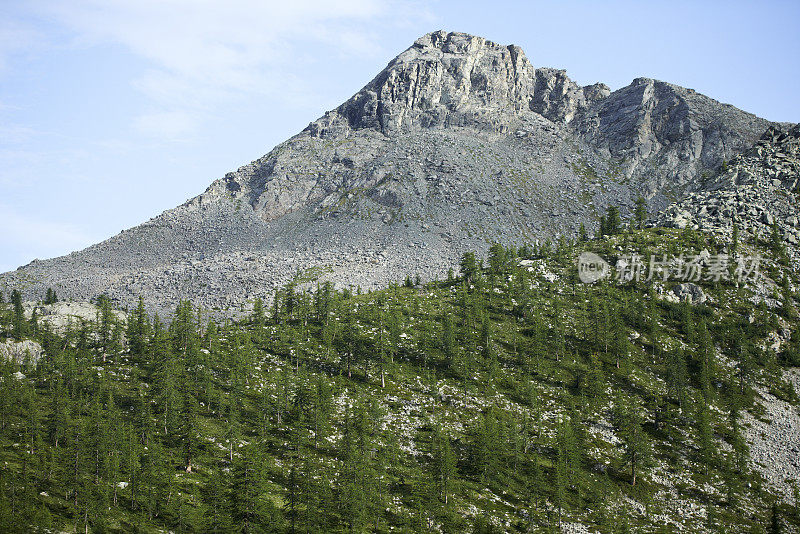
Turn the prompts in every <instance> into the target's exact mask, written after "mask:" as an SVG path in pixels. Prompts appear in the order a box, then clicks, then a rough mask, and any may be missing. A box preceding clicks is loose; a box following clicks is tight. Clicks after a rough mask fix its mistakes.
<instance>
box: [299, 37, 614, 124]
mask: <svg viewBox="0 0 800 534" xmlns="http://www.w3.org/2000/svg"><path fill="white" fill-rule="evenodd" d="M609 93H610V91H609V89H608V87H607V86H605V85H603V84H595V85H591V86H587V87H580V86H578V85H577V84H575V83H574V82H573V81H572V80H570V79H569V77H567V75H566V72H565V71H563V70H558V69H550V68H539V69H536V68H534V67H533V66H532V65H531V63H530V61H529V60H528V58H527V56H526V55H525V52H524V51H523V50H522V48H520V47H519V46H516V45H507V46H504V45H499V44H497V43H494V42H492V41H489V40H487V39H484V38H482V37H477V36H474V35H469V34H466V33H458V32H449V33H448V32H445V31H437V32H433V33H429V34H427V35H424V36H423V37H420V38H419V39H417V40H416V41H415V42H414V44H413V45H412V46H411V47H409V48H408V49H407V50H405V51H404V52H403V53H401V54H400V55H399V56H397V57H396V58H395V59H394V60H392V61H391V62H390V63H389V65H388V66H387V67H386V68H385V69H384V70H383V71H381V72H380V74H378V76H376V77H375V78H374V79H373V80H372V81H371V82H370V83H369V84H367V86H366V87H364V88H363V89H362V90H361V91H359V92H358V93H357V94H356V95H355V96H353V97H352V98H351V99H350V100H348V101H347V102H345V103H344V104H343V105H342V106H340V107H339V108H337V109H336V110H334V111H332V112H329V113H328V114H326V115H325V117H323V118H322V119H320V120H319V121H316V122H315V123H312V124H311V125H310V126H309V129H310V131H311V133H312V134H313V135H315V136H320V137H325V136H331V135H333V136H336V135H337V134H340V133H342V131H343V129H346V128H350V129H364V128H371V129H375V130H379V131H381V132H382V133H384V134H386V135H395V134H399V133H407V132H409V131H412V130H415V129H419V128H435V127H447V126H468V127H477V128H479V129H482V130H486V129H489V130H493V131H499V132H504V131H507V129H508V128H509V123H510V121H509V115H513V114H518V113H520V112H526V111H527V112H530V111H533V112H536V113H539V114H541V115H543V116H544V117H546V118H548V119H550V120H553V121H555V122H562V123H565V122H570V121H571V120H572V118H573V117H574V116H575V114H576V113H577V112H578V111H579V110H581V109H584V108H586V107H587V106H588V105H589V104H591V103H592V102H594V101H597V100H600V99H602V98H605V97H606V96H608V94H609Z"/></svg>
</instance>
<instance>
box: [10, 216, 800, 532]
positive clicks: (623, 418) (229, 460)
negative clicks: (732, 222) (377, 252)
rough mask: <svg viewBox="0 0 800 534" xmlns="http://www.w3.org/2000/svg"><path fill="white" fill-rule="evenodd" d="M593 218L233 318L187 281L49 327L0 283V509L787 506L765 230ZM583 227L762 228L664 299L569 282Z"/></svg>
mask: <svg viewBox="0 0 800 534" xmlns="http://www.w3.org/2000/svg"><path fill="white" fill-rule="evenodd" d="M605 223H607V224H606V226H605V230H606V231H607V233H609V234H613V235H610V236H604V237H602V238H599V239H588V238H586V237H585V236H584V238H582V239H580V240H578V241H577V242H566V241H562V242H560V243H553V244H550V243H547V244H544V245H541V246H536V247H533V248H528V247H523V248H521V249H515V248H513V247H512V248H506V247H503V246H500V245H494V246H493V247H492V248H491V250H490V254H489V256H488V258H487V262H486V263H487V265H486V266H484V265H483V262H481V261H480V259H479V258H476V256H475V255H473V254H465V255H464V257H463V258H462V261H461V265H457V266H456V265H454V266H453V271H454V272H451V275H450V276H449V277H448V278H447V279H446V280H442V281H437V282H430V283H425V284H421V283H419V281H415V280H414V274H415V273H409V275H410V276H409V278H408V279H407V280H406V282H405V283H403V284H402V285H394V286H391V287H389V288H388V289H385V290H381V291H376V292H371V293H366V294H360V293H361V292H360V291H352V292H351V291H337V290H334V289H333V288H332V286H331V285H330V284H323V285H317V284H315V283H314V282H313V281H309V280H308V279H307V277H306V278H303V277H298V279H297V280H295V282H293V283H292V284H289V285H288V286H286V287H285V288H283V289H282V290H281V291H279V292H278V293H277V294H276V295H275V298H274V302H273V303H270V304H266V303H262V302H260V301H256V302H255V303H254V306H253V311H252V313H251V314H250V316H249V317H248V318H246V319H243V320H239V321H225V322H218V323H215V322H213V321H210V320H208V315H207V313H206V312H204V310H201V309H197V308H195V307H193V305H192V304H191V303H190V302H184V303H182V304H181V305H180V306H179V307H178V308H177V310H175V313H174V315H173V316H172V317H171V318H170V320H169V321H164V320H161V319H159V318H158V317H157V316H150V315H148V314H147V313H146V311H145V308H144V306H140V307H139V308H138V309H135V310H133V311H132V312H130V313H129V314H128V319H127V321H124V322H123V321H119V320H118V319H117V318H116V317H115V315H114V314H113V313H112V312H111V303H110V301H109V300H108V299H106V298H100V299H98V302H97V306H98V312H97V320H96V321H87V322H80V323H76V324H72V325H71V326H69V327H68V328H66V329H60V330H55V329H51V328H49V327H48V326H47V324H46V323H44V322H41V321H38V320H37V317H36V314H34V317H32V318H29V317H26V315H25V313H24V311H23V306H22V303H21V300H20V296H19V294H18V293H16V292H15V293H14V294H13V295H9V294H6V295H4V297H5V300H6V301H11V302H10V303H6V304H2V305H0V308H1V309H2V311H1V312H0V342H3V341H6V340H7V339H9V338H13V339H15V340H20V339H30V340H35V341H37V342H38V343H39V344H41V346H42V347H43V349H44V355H43V356H42V357H41V359H39V360H38V362H37V363H36V364H34V363H33V362H31V361H30V358H28V359H27V360H28V361H19V362H14V361H11V360H4V361H2V362H0V366H1V373H0V418H1V419H0V531H2V532H30V531H40V532H57V531H68V532H72V531H76V532H166V531H174V532H232V531H233V532H344V531H347V532H373V531H376V532H389V531H393V532H481V533H483V532H558V531H560V529H562V528H563V529H567V528H571V529H574V530H573V531H577V532H580V531H582V530H578V529H579V527H580V528H588V529H589V531H599V532H607V533H610V532H638V531H644V532H672V531H677V530H686V531H691V532H701V531H710V532H777V531H797V528H798V525H800V515H799V514H798V509H797V507H796V505H795V504H794V503H795V502H797V501H796V500H794V499H792V498H791V496H786V495H784V494H779V492H778V491H779V490H778V489H777V488H776V487H775V486H774V485H773V484H771V483H770V482H768V481H767V480H766V479H765V478H764V477H763V476H762V474H761V472H762V470H763V469H762V468H763V466H758V465H757V464H755V463H754V462H753V461H752V460H751V454H750V447H749V446H748V441H747V439H745V435H746V428H745V427H746V425H747V423H746V421H752V420H758V419H759V418H762V419H764V417H765V416H764V408H763V406H762V401H763V398H762V397H763V396H765V395H769V396H770V397H771V398H772V397H774V398H777V399H780V400H782V401H784V402H787V403H791V404H793V405H795V406H796V405H797V404H798V397H797V394H796V392H795V390H794V388H793V386H792V384H791V383H790V382H789V381H787V380H786V379H785V378H784V377H785V376H786V374H785V373H786V370H787V369H788V368H790V367H791V366H793V365H797V364H800V334H798V329H797V328H796V325H797V318H798V315H797V308H796V300H795V299H796V297H797V295H796V288H797V287H798V285H797V284H798V279H797V277H796V275H795V274H793V272H792V271H791V270H790V269H789V267H788V266H787V265H786V263H787V262H786V260H785V251H783V250H782V248H781V246H780V242H779V240H775V241H773V242H771V243H770V242H748V241H745V240H744V239H742V242H738V235H737V236H735V238H734V239H737V241H736V242H726V243H721V242H717V241H715V239H714V238H713V237H710V236H708V235H706V234H703V233H700V232H696V231H691V230H665V229H645V230H633V229H625V230H621V229H620V228H618V226H617V222H616V221H613V223H614V224H611V222H608V221H605ZM632 226H633V225H632ZM587 250H591V251H594V252H596V253H598V254H599V255H601V256H602V257H604V258H606V259H609V260H613V259H615V258H617V257H618V256H620V255H622V254H623V253H630V252H636V253H638V254H641V255H642V257H643V258H645V261H646V260H647V258H649V257H651V256H652V255H656V254H657V255H658V256H661V255H663V254H667V255H669V256H673V255H674V256H677V255H678V254H681V253H683V254H697V253H699V252H700V251H702V250H706V251H708V252H709V253H710V254H717V253H722V252H726V253H729V254H731V255H732V257H733V255H736V254H738V255H745V254H749V255H752V254H755V253H761V254H763V255H764V259H763V261H762V263H761V271H762V274H763V275H764V276H763V278H761V279H759V280H758V281H756V282H753V283H740V284H738V287H737V284H735V283H734V282H733V281H732V280H725V279H724V278H726V277H725V276H722V277H720V278H721V279H720V280H717V281H713V280H712V281H703V282H700V281H698V282H696V283H697V284H698V285H697V286H695V287H693V288H692V290H693V291H694V293H693V298H692V299H691V302H690V301H689V300H688V299H686V298H684V299H683V301H680V300H681V299H680V296H681V295H682V294H681V293H680V291H679V290H676V291H673V289H674V287H675V286H677V285H678V284H679V282H677V281H674V282H673V281H666V282H665V281H657V280H640V281H638V282H637V281H635V280H634V281H630V282H627V283H618V282H617V281H615V280H613V279H607V280H601V281H599V282H596V283H594V284H583V283H581V282H580V281H579V279H578V272H577V269H576V267H575V260H576V257H577V256H578V254H579V253H581V252H584V251H587ZM611 263H613V261H612V262H611ZM698 289H699V293H698V292H697V290H698ZM675 295H677V297H675ZM42 297H45V295H42ZM46 298H47V299H48V300H50V301H53V300H54V299H56V295H54V294H48V295H47V296H46ZM23 360H25V359H24V358H23ZM791 483H792V481H788V482H787V484H789V485H791ZM795 487H796V486H795ZM578 524H580V525H578Z"/></svg>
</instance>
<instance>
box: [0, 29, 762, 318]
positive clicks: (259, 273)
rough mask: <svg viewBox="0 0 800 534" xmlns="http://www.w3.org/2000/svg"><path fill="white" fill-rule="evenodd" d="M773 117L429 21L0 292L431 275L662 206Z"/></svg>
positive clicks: (209, 290) (81, 294)
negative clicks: (296, 125) (336, 101)
mask: <svg viewBox="0 0 800 534" xmlns="http://www.w3.org/2000/svg"><path fill="white" fill-rule="evenodd" d="M768 126H769V123H768V122H767V121H765V120H763V119H759V118H757V117H755V116H753V115H750V114H748V113H745V112H743V111H740V110H738V109H736V108H733V107H732V106H728V105H724V104H720V103H718V102H716V101H714V100H712V99H710V98H708V97H705V96H702V95H699V94H697V93H695V92H694V91H692V90H690V89H684V88H681V87H677V86H674V85H671V84H667V83H663V82H658V81H654V80H649V79H643V78H642V79H637V80H634V82H633V83H632V84H631V85H630V86H628V87H625V88H622V89H620V90H618V91H614V92H610V91H609V89H608V87H606V86H604V85H603V84H595V85H590V86H586V87H580V86H578V85H577V84H575V83H574V82H572V81H571V80H570V79H569V78H568V77H567V76H566V74H565V73H564V71H560V70H555V69H549V68H534V67H533V66H532V65H531V63H530V62H529V61H528V59H527V58H526V56H525V54H524V53H523V51H522V50H521V49H520V48H519V47H516V46H513V45H512V46H502V45H498V44H496V43H493V42H490V41H487V40H485V39H482V38H480V37H475V36H470V35H466V34H461V33H446V32H435V33H431V34H428V35H426V36H424V37H422V38H420V39H419V40H417V41H416V42H415V43H414V45H412V46H411V47H410V48H409V49H408V50H406V51H405V52H403V53H402V54H400V55H399V56H398V57H397V58H395V59H394V60H393V61H392V62H391V63H390V64H389V65H388V66H387V67H386V69H384V70H383V71H382V72H381V73H380V74H379V75H378V76H377V77H375V79H373V80H372V81H371V82H370V83H369V84H368V85H367V86H366V87H364V88H363V89H362V90H361V91H359V92H358V93H357V94H356V95H355V96H353V97H352V98H351V99H350V100H348V101H347V102H345V103H344V104H342V105H341V106H340V107H339V108H337V109H335V110H333V111H330V112H328V113H326V114H325V116H323V117H321V118H320V119H318V120H316V121H314V122H312V123H311V124H310V125H309V126H308V127H307V128H306V129H305V130H304V131H303V132H301V133H300V134H298V135H296V136H294V137H293V138H291V139H289V140H288V141H286V142H284V143H282V144H280V145H278V146H277V147H276V148H275V149H273V150H272V151H271V152H270V153H268V154H267V155H265V156H264V157H262V158H260V159H258V160H256V161H254V162H252V163H250V164H249V165H246V166H244V167H241V168H240V169H238V170H237V171H236V172H232V173H229V174H227V175H226V176H225V177H224V178H222V179H220V180H217V181H216V182H214V183H213V184H212V185H211V186H210V187H209V188H208V189H207V190H206V191H205V192H204V193H203V194H201V195H199V196H198V197H195V198H194V199H192V200H190V201H188V202H187V203H186V204H184V205H182V206H179V207H177V208H175V209H173V210H169V211H167V212H165V213H163V214H162V215H160V216H158V217H156V218H154V219H152V220H150V221H148V222H147V223H144V224H142V225H140V226H137V227H135V228H133V229H131V230H127V231H125V232H122V233H121V234H119V235H117V236H115V237H113V238H111V239H109V240H107V241H105V242H103V243H100V244H98V245H95V246H93V247H89V248H88V249H86V250H84V251H80V252H76V253H73V254H70V255H68V256H64V257H61V258H56V259H53V260H46V261H36V262H34V263H32V264H30V265H27V266H25V267H24V268H22V269H20V270H18V271H16V272H13V273H7V274H5V275H2V276H1V277H0V288H3V287H4V286H5V287H6V288H8V287H24V288H25V290H26V291H28V292H29V295H33V294H40V293H41V292H42V291H43V288H45V287H47V286H54V287H56V288H57V289H58V291H59V293H60V294H62V295H64V296H65V297H68V298H75V299H87V298H90V297H93V296H96V295H98V294H100V293H107V294H109V295H110V296H111V297H112V298H113V299H115V300H116V301H117V303H118V304H119V305H121V306H132V305H133V304H134V303H135V301H136V299H137V298H138V297H139V296H143V297H144V298H145V300H146V302H147V303H148V305H149V306H150V308H151V309H162V310H170V309H172V307H173V304H174V303H175V302H176V301H177V300H178V299H180V298H185V297H188V296H192V298H194V299H195V301H196V302H197V303H198V304H201V305H203V306H204V307H206V308H215V309H224V308H228V307H232V306H236V305H239V304H242V303H244V302H245V301H247V300H248V299H252V298H254V297H256V296H262V297H266V296H268V295H269V294H271V292H272V291H273V289H274V288H275V287H277V286H278V285H280V284H282V283H283V282H285V281H286V280H288V279H289V278H291V277H292V276H293V275H294V274H295V273H296V271H297V270H298V269H307V268H310V267H320V268H324V269H326V270H327V271H328V272H329V275H328V276H330V277H331V279H333V280H335V281H336V282H337V283H339V284H341V285H348V284H350V285H353V286H355V285H361V286H364V287H374V286H380V285H383V284H385V283H386V282H387V281H389V280H396V279H399V278H402V277H404V276H405V275H407V274H411V275H414V274H419V275H421V276H422V277H423V278H425V279H430V278H432V277H434V276H438V275H442V274H443V271H444V270H446V269H447V267H448V266H449V265H451V264H453V263H454V262H455V261H457V259H458V258H459V257H460V256H461V254H462V253H463V252H464V251H465V250H468V249H475V250H478V251H484V250H486V247H487V246H488V245H487V242H488V241H492V240H497V241H502V242H507V243H521V242H532V241H535V240H537V239H542V240H543V239H554V238H556V237H557V236H559V235H574V234H575V233H576V232H577V230H578V227H579V226H580V224H581V223H585V224H586V225H587V226H593V225H594V221H595V220H596V218H597V216H598V214H599V213H601V212H602V211H604V210H605V208H606V206H608V205H610V204H614V205H619V206H621V208H622V211H623V213H624V212H626V211H627V210H628V209H630V207H631V205H632V201H633V199H635V198H636V197H637V196H638V195H639V194H640V193H643V194H645V195H646V196H647V197H648V199H649V201H650V203H651V205H652V207H654V208H660V207H663V206H665V205H667V204H668V202H669V201H671V200H674V199H675V198H677V197H680V195H681V194H682V191H683V190H684V189H685V188H686V187H687V186H688V185H690V184H693V183H694V182H696V180H697V178H698V177H699V176H700V175H702V173H704V172H706V173H711V172H713V171H715V170H716V169H717V168H718V167H719V166H720V165H721V163H722V162H723V161H725V160H728V159H730V158H732V157H733V156H734V155H735V154H737V153H738V152H740V151H742V150H744V149H746V148H748V147H749V146H750V145H752V143H753V142H754V141H755V140H757V139H758V137H759V136H760V135H761V133H762V132H763V131H764V130H765V129H766V128H767V127H768Z"/></svg>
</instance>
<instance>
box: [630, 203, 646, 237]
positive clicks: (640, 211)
mask: <svg viewBox="0 0 800 534" xmlns="http://www.w3.org/2000/svg"><path fill="white" fill-rule="evenodd" d="M633 218H634V220H635V221H636V228H638V229H639V230H641V229H642V227H643V226H644V222H645V220H647V201H646V200H645V199H644V197H642V196H641V195H640V196H638V197H637V198H636V208H635V209H634V212H633Z"/></svg>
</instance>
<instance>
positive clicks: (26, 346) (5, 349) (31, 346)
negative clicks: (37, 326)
mask: <svg viewBox="0 0 800 534" xmlns="http://www.w3.org/2000/svg"><path fill="white" fill-rule="evenodd" d="M42 354H44V349H42V346H41V345H39V344H38V343H36V342H35V341H28V340H24V341H14V340H13V339H7V340H6V341H5V342H4V343H0V358H2V359H5V360H13V361H14V362H15V363H17V365H23V364H27V365H36V363H37V362H38V361H39V359H40V358H41V357H42Z"/></svg>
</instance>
